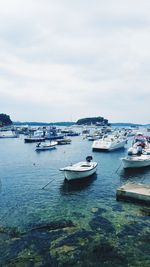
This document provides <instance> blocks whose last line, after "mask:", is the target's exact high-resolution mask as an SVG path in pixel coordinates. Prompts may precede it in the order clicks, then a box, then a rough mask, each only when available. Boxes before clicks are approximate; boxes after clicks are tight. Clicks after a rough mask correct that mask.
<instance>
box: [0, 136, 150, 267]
mask: <svg viewBox="0 0 150 267" xmlns="http://www.w3.org/2000/svg"><path fill="white" fill-rule="evenodd" d="M24 138H25V136H24V135H20V137H19V138H9V139H0V266H1V267H4V266H5V267H6V266H7V267H9V266H11V267H12V266H13V267H32V266H33V267H42V266H44V267H57V266H58V267H70V266H72V267H109V266H110V267H112V266H113V267H114V266H116V267H124V266H127V267H138V266H139V267H141V266H143V267H149V266H150V220H149V216H150V207H148V206H144V205H140V204H135V203H131V202H123V201H117V200H116V190H117V188H118V187H120V186H121V185H123V184H125V183H127V182H136V183H143V184H150V167H147V168H143V169H142V168H141V169H136V170H124V169H123V166H122V163H121V158H122V157H123V156H125V155H126V154H127V148H128V147H129V146H130V145H131V142H132V137H130V138H129V141H128V143H127V145H126V147H125V148H124V149H120V150H117V151H114V152H109V153H106V152H95V151H92V142H90V141H88V140H87V139H85V138H83V136H82V135H80V136H75V137H71V139H72V142H71V144H68V145H60V146H57V148H56V149H54V150H51V151H41V152H36V151H35V146H36V144H35V143H24ZM87 156H92V157H93V160H94V161H96V162H97V163H98V167H97V172H96V174H94V175H93V176H92V177H90V178H87V179H85V180H82V181H74V182H71V183H70V182H67V181H66V180H65V179H64V175H63V173H62V172H61V171H60V170H59V169H60V168H62V167H65V166H67V165H70V164H73V163H76V162H79V161H84V160H85V159H86V157H87Z"/></svg>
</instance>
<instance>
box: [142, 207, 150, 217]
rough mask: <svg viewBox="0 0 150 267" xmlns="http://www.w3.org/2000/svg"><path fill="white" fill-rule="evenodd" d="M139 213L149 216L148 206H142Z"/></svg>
mask: <svg viewBox="0 0 150 267" xmlns="http://www.w3.org/2000/svg"><path fill="white" fill-rule="evenodd" d="M140 215H142V216H146V217H147V216H150V209H149V208H142V209H140Z"/></svg>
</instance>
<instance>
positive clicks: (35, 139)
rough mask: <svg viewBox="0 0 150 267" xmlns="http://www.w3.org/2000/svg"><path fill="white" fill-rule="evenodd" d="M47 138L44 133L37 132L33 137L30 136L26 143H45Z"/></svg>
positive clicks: (25, 140)
mask: <svg viewBox="0 0 150 267" xmlns="http://www.w3.org/2000/svg"><path fill="white" fill-rule="evenodd" d="M44 141H45V137H44V134H43V131H40V130H37V131H35V132H34V134H33V135H31V136H28V137H26V138H25V139H24V142H25V143H33V142H44Z"/></svg>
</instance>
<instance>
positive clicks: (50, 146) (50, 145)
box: [35, 141, 57, 151]
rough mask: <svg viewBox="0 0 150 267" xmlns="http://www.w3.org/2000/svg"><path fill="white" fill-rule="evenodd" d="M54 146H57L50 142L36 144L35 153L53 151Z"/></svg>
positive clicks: (55, 143)
mask: <svg viewBox="0 0 150 267" xmlns="http://www.w3.org/2000/svg"><path fill="white" fill-rule="evenodd" d="M56 145H57V142H54V141H52V142H50V143H43V144H42V143H38V144H37V145H36V149H35V150H36V151H45V150H52V149H55V148H56Z"/></svg>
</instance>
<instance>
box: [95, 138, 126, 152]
mask: <svg viewBox="0 0 150 267" xmlns="http://www.w3.org/2000/svg"><path fill="white" fill-rule="evenodd" d="M126 142H127V139H126V138H125V137H122V136H117V135H108V136H103V138H102V139H99V140H95V141H94V142H93V145H92V149H93V150H104V151H112V150H116V149H120V148H124V146H125V144H126Z"/></svg>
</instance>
